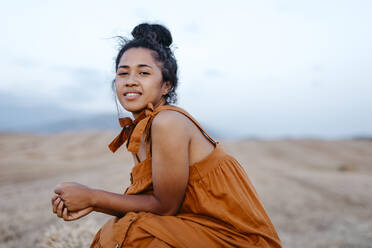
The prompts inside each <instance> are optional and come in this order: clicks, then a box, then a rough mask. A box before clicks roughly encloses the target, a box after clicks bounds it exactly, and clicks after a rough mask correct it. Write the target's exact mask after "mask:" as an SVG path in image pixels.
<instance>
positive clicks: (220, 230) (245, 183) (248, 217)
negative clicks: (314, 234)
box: [90, 104, 281, 248]
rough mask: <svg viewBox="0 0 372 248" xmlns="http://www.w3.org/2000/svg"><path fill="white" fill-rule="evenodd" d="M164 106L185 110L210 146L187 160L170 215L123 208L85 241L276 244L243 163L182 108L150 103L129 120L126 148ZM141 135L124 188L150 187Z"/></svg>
mask: <svg viewBox="0 0 372 248" xmlns="http://www.w3.org/2000/svg"><path fill="white" fill-rule="evenodd" d="M166 109H167V110H174V111H178V112H180V113H182V114H184V115H185V116H187V117H188V118H189V119H190V120H191V121H193V122H194V123H195V125H197V126H198V128H199V129H200V130H201V132H202V133H203V134H204V135H205V136H206V138H208V140H209V141H210V142H211V143H212V144H213V145H214V146H215V149H214V150H213V151H212V152H211V153H210V154H209V155H208V156H207V157H206V158H204V159H203V160H202V161H200V162H197V163H195V164H193V165H192V166H190V172H189V181H188V185H187V188H186V192H185V198H184V201H183V203H182V205H181V207H180V209H179V211H178V213H177V214H176V215H175V216H161V215H157V214H153V213H149V212H128V213H126V214H125V215H124V217H122V218H118V217H113V218H111V219H110V220H109V221H107V222H106V223H105V225H104V226H103V227H102V228H101V229H100V230H99V231H98V232H97V234H96V235H95V237H94V239H93V241H92V244H91V246H90V247H91V248H92V247H196V248H198V247H202V248H209V247H281V242H280V239H279V237H278V235H277V233H276V231H275V228H274V226H273V224H272V223H271V221H270V219H269V217H268V215H267V213H266V211H265V209H264V207H263V205H262V203H261V201H260V200H259V198H258V195H257V193H256V191H255V189H254V187H253V185H252V184H251V182H250V180H249V178H248V176H247V174H246V173H245V171H244V169H243V168H242V166H241V165H240V164H239V163H238V162H237V160H235V159H234V158H233V157H232V156H230V155H229V154H227V153H226V152H225V151H224V150H223V148H222V147H221V145H220V144H219V143H218V142H215V141H214V140H213V139H212V138H211V137H210V136H209V135H208V134H207V133H206V132H205V131H204V129H203V128H202V127H201V126H200V124H199V123H198V122H197V121H196V120H195V119H194V118H193V117H192V116H191V115H189V114H188V113H187V112H186V111H184V110H183V109H181V108H179V107H176V106H171V105H163V106H160V107H157V108H156V109H155V110H154V108H153V107H152V105H151V104H149V105H148V107H147V109H146V111H144V115H143V116H142V119H141V120H140V121H136V120H135V123H134V125H132V126H134V127H133V128H132V130H131V134H130V140H129V145H128V144H127V147H128V150H129V151H132V152H134V153H135V154H137V153H138V148H139V144H140V139H141V137H142V135H143V133H145V134H146V137H149V136H150V133H149V132H150V126H151V122H152V120H153V118H154V117H155V115H156V114H157V113H159V112H160V111H162V110H166ZM123 130H125V128H123ZM123 136H124V137H123ZM125 136H126V135H124V133H123V131H122V133H121V134H120V135H119V136H118V137H117V138H116V140H114V141H113V143H112V144H110V148H111V150H113V151H115V150H116V149H117V148H118V147H119V146H120V145H121V143H123V140H124V141H125V140H126V138H127V137H125ZM127 136H128V135H127ZM146 140H147V141H148V142H146V154H147V158H146V160H144V161H142V162H140V163H138V164H136V165H135V166H134V167H133V169H132V173H131V185H130V186H129V187H128V188H127V190H126V192H125V194H128V195H135V194H152V193H153V188H152V175H151V152H150V145H149V144H150V142H149V139H146ZM115 142H116V144H115Z"/></svg>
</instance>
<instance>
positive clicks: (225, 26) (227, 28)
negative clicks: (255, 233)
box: [0, 0, 372, 248]
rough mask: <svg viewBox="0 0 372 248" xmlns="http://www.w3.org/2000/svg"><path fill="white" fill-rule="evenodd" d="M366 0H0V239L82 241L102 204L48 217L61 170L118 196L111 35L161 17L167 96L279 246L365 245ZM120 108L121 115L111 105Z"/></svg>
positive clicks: (370, 224)
mask: <svg viewBox="0 0 372 248" xmlns="http://www.w3.org/2000/svg"><path fill="white" fill-rule="evenodd" d="M371 10H372V1H367V0H365V1H361V0H354V1H351V0H348V1H346V0H337V1H336V0H323V1H320V0H312V1H303V0H260V1H250V0H244V1H243V0H241V1H237V0H230V1H194V0H189V1H165V0H158V1H146V0H144V1H119V0H117V1H114V0H106V1H94V0H90V1H86V0H81V1H71V0H65V1H51V0H44V1H41V0H34V1H25V0H16V1H6V2H3V3H2V4H1V8H0V31H1V33H0V34H1V39H0V72H1V73H0V209H1V211H0V248H13V247H14V248H16V247H44V248H45V247H55V248H61V247H70V248H72V247H76V248H80V247H88V246H89V244H90V242H91V240H92V238H93V235H94V234H95V233H96V232H97V230H98V229H99V227H100V226H102V225H103V224H104V223H105V221H106V220H107V219H108V218H110V216H107V215H103V214H98V213H92V214H90V215H89V216H87V217H84V218H82V219H80V220H77V221H74V222H64V221H63V220H61V219H59V218H57V217H56V216H55V215H54V214H53V213H52V208H51V204H50V199H51V197H52V195H53V189H54V187H55V186H56V185H57V184H58V183H61V182H66V181H68V182H71V181H74V182H79V183H82V184H85V185H88V186H89V187H92V188H99V189H104V190H107V191H111V192H116V193H123V192H124V190H125V188H126V187H127V186H128V185H129V184H130V180H129V174H130V171H131V168H132V166H133V160H132V157H131V154H129V153H127V152H126V151H125V148H122V149H120V150H119V151H118V152H116V153H115V154H112V153H111V152H110V151H109V150H108V148H107V144H109V143H110V142H111V140H112V139H113V138H114V137H115V136H116V135H117V133H118V130H119V125H118V122H117V117H118V116H117V115H118V113H117V111H116V106H115V100H114V96H113V92H112V91H111V81H112V79H113V78H114V74H115V73H114V57H115V56H116V53H117V48H118V43H117V40H116V39H114V38H113V37H115V36H118V35H120V36H126V37H128V38H130V37H131V36H130V32H131V30H132V29H133V27H134V26H136V25H137V24H139V23H141V22H151V23H160V24H163V25H165V26H167V27H168V28H169V29H170V31H171V33H172V35H173V39H174V43H173V45H172V48H173V49H174V52H175V55H176V58H177V60H178V64H179V79H180V85H179V88H178V99H179V101H178V105H179V106H180V107H183V108H184V109H186V110H187V111H188V112H189V113H191V114H192V115H193V116H195V117H196V119H197V120H199V121H200V122H201V124H202V125H203V126H204V127H205V128H206V129H207V131H209V132H210V134H211V135H212V136H214V137H217V138H218V140H220V141H221V144H223V147H224V149H225V150H226V151H227V152H228V153H229V154H232V155H233V156H234V157H235V158H236V159H237V160H238V161H239V162H240V163H241V164H242V166H243V167H244V168H245V170H246V172H247V174H248V176H249V178H250V180H251V181H252V183H253V185H254V187H255V189H256V190H257V192H258V194H259V196H260V199H261V200H262V202H263V204H264V206H265V209H266V210H267V212H268V214H269V216H270V218H271V220H272V222H273V224H274V226H275V227H276V230H277V232H278V234H279V237H280V238H281V240H282V242H283V247H293V248H297V247H311V248H326V247H327V248H328V247H332V248H336V247H337V248H346V247H347V248H349V247H357V248H369V247H371V244H372V232H371V230H372V212H371V206H372V197H371V192H372V70H371V65H372V32H371V28H372V27H371V26H372V15H371ZM119 114H120V115H121V116H130V113H128V112H125V111H121V112H120V113H119Z"/></svg>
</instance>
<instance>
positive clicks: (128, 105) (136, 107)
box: [121, 102, 147, 113]
mask: <svg viewBox="0 0 372 248" xmlns="http://www.w3.org/2000/svg"><path fill="white" fill-rule="evenodd" d="M121 105H122V106H123V108H124V109H125V110H126V111H128V112H132V113H133V112H134V113H136V112H140V111H141V110H143V109H144V108H146V106H147V104H146V103H143V102H125V103H122V104H121Z"/></svg>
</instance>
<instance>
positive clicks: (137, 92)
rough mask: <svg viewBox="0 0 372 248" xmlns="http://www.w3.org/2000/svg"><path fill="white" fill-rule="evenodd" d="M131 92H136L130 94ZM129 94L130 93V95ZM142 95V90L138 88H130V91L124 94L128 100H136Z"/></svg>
mask: <svg viewBox="0 0 372 248" xmlns="http://www.w3.org/2000/svg"><path fill="white" fill-rule="evenodd" d="M129 93H134V94H129ZM128 94H129V95H128ZM141 95H142V93H141V92H139V91H136V90H130V91H125V92H124V93H123V96H124V98H125V99H126V100H128V101H133V100H136V99H137V98H139V97H140V96H141Z"/></svg>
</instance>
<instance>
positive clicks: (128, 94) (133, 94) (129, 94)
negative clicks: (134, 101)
mask: <svg viewBox="0 0 372 248" xmlns="http://www.w3.org/2000/svg"><path fill="white" fill-rule="evenodd" d="M136 95H139V93H127V96H136Z"/></svg>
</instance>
